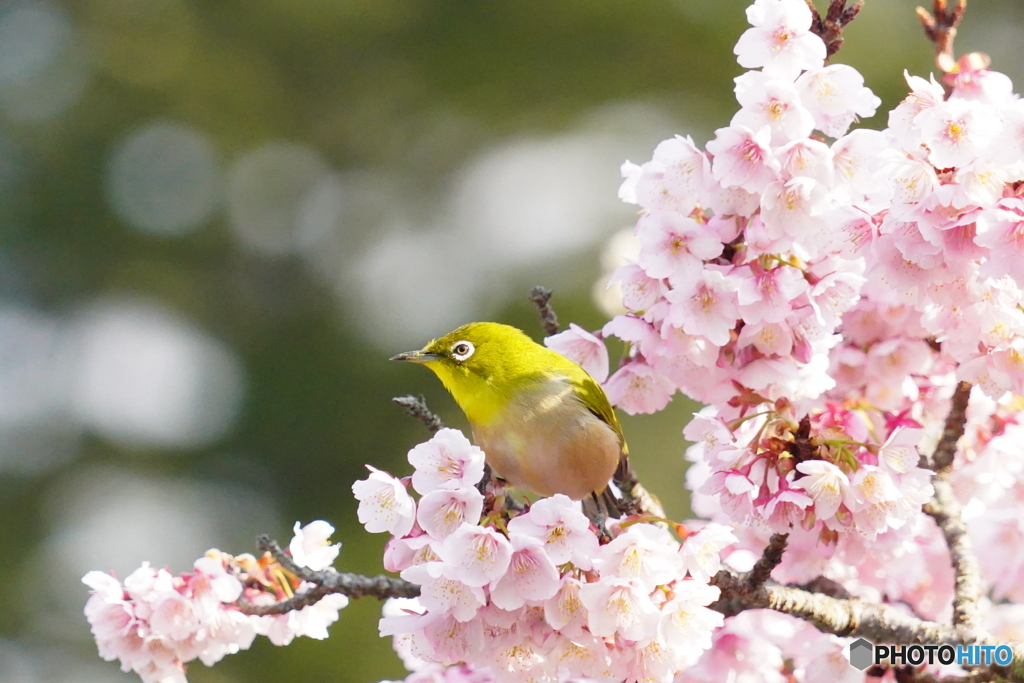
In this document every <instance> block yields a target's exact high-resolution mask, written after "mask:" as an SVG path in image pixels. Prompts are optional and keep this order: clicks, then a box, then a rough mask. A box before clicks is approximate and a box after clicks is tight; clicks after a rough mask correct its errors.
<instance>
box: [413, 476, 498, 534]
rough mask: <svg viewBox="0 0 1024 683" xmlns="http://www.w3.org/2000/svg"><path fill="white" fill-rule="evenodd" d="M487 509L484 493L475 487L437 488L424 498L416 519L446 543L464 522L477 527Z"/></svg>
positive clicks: (425, 528)
mask: <svg viewBox="0 0 1024 683" xmlns="http://www.w3.org/2000/svg"><path fill="white" fill-rule="evenodd" d="M483 508H484V497H483V494H481V493H480V492H479V491H477V490H476V489H475V488H468V487H466V488H459V489H435V490H433V491H431V492H430V493H428V494H427V495H425V496H423V498H421V499H420V504H419V509H418V510H417V512H416V520H417V521H418V522H419V525H420V528H422V529H423V530H424V531H426V532H427V533H428V534H430V536H432V537H433V538H435V539H438V540H444V539H445V538H447V537H448V536H450V535H451V534H452V532H454V531H455V530H456V529H458V528H459V527H460V526H462V524H463V523H464V522H468V523H470V524H475V523H476V522H477V521H478V520H479V519H480V513H481V511H483Z"/></svg>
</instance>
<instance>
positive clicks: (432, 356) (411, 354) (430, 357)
mask: <svg viewBox="0 0 1024 683" xmlns="http://www.w3.org/2000/svg"><path fill="white" fill-rule="evenodd" d="M390 360H407V361H411V362H413V363H429V362H431V361H435V360H441V356H439V355H437V354H436V353H430V352H429V351H423V350H420V351H406V352H405V353H400V354H398V355H397V356H391V359H390Z"/></svg>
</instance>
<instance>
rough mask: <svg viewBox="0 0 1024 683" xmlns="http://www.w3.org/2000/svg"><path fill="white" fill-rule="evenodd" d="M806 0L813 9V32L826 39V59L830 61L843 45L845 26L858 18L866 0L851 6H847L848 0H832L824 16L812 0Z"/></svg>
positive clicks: (858, 1)
mask: <svg viewBox="0 0 1024 683" xmlns="http://www.w3.org/2000/svg"><path fill="white" fill-rule="evenodd" d="M805 1H806V2H807V6H808V7H809V8H810V9H811V17H812V18H811V33H813V34H815V35H816V36H818V37H819V38H821V39H822V41H824V43H825V61H828V60H829V59H830V58H831V57H832V55H834V54H835V53H836V52H838V51H839V48H840V47H842V46H843V36H842V34H843V28H844V27H845V26H846V25H847V24H849V23H850V22H851V21H853V20H854V18H856V16H857V13H858V12H860V10H861V8H862V7H864V0H857V1H856V2H855V3H853V4H852V5H850V6H849V7H847V6H846V3H847V0H831V2H830V3H829V5H828V12H826V13H825V16H824V17H822V16H821V14H820V13H819V12H818V9H817V8H816V7H815V6H814V3H813V2H812V0H805Z"/></svg>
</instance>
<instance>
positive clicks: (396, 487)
mask: <svg viewBox="0 0 1024 683" xmlns="http://www.w3.org/2000/svg"><path fill="white" fill-rule="evenodd" d="M366 468H367V469H368V470H370V476H369V477H368V478H366V479H360V480H359V481H356V482H353V484H352V493H353V494H354V495H355V497H356V500H358V501H359V508H358V510H357V511H356V514H357V516H358V517H359V522H360V523H361V524H363V526H365V527H366V530H367V531H369V532H370V533H372V534H373V533H381V532H385V531H386V532H389V533H391V534H394V535H395V536H404V535H406V534H407V533H409V530H410V529H412V525H413V522H414V521H415V519H416V502H415V501H414V500H413V499H412V496H410V495H409V492H408V491H407V490H406V488H405V484H403V483H402V482H401V481H399V480H398V479H395V478H394V477H392V476H391V475H390V474H388V473H387V472H381V471H380V470H378V469H376V468H374V467H371V466H370V465H367V466H366ZM332 532H333V529H332ZM332 560H333V558H332Z"/></svg>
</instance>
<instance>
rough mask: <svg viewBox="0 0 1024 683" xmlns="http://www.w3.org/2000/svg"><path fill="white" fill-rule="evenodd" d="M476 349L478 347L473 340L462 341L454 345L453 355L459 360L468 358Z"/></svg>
mask: <svg viewBox="0 0 1024 683" xmlns="http://www.w3.org/2000/svg"><path fill="white" fill-rule="evenodd" d="M474 351H476V347H475V346H473V342H468V341H460V342H455V344H453V345H452V357H454V358H455V360H457V361H464V360H466V359H467V358H469V357H470V356H472V355H473V352H474Z"/></svg>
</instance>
